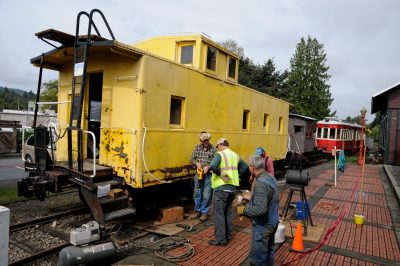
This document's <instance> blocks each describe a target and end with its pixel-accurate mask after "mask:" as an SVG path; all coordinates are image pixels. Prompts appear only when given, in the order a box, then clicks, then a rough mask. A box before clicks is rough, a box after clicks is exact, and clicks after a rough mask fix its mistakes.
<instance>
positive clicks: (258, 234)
mask: <svg viewBox="0 0 400 266" xmlns="http://www.w3.org/2000/svg"><path fill="white" fill-rule="evenodd" d="M275 232H276V228H271V227H270V226H269V225H255V224H253V227H252V229H251V248H250V265H257V266H258V265H274V255H275V251H274V242H275Z"/></svg>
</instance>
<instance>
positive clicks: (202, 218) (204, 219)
mask: <svg viewBox="0 0 400 266" xmlns="http://www.w3.org/2000/svg"><path fill="white" fill-rule="evenodd" d="M207 219H208V215H207V214H206V213H203V214H202V215H201V216H200V219H199V220H200V222H205V221H207Z"/></svg>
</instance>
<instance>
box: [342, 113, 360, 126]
mask: <svg viewBox="0 0 400 266" xmlns="http://www.w3.org/2000/svg"><path fill="white" fill-rule="evenodd" d="M343 122H346V123H350V124H358V125H361V115H357V116H355V117H351V116H347V117H346V119H345V120H343Z"/></svg>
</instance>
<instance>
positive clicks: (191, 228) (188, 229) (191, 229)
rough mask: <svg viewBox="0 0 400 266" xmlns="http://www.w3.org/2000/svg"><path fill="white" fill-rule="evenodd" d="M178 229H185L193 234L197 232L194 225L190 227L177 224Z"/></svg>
mask: <svg viewBox="0 0 400 266" xmlns="http://www.w3.org/2000/svg"><path fill="white" fill-rule="evenodd" d="M176 227H180V228H184V229H185V231H186V232H192V231H194V230H195V228H194V225H192V226H190V225H187V224H176Z"/></svg>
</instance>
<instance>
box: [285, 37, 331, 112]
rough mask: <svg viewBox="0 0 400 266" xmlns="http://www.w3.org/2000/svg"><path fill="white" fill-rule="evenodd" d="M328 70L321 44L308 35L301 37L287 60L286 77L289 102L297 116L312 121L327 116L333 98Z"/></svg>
mask: <svg viewBox="0 0 400 266" xmlns="http://www.w3.org/2000/svg"><path fill="white" fill-rule="evenodd" d="M328 70H329V67H328V66H326V53H325V51H324V46H323V44H320V43H319V42H318V41H317V40H316V39H315V38H311V37H310V36H308V38H307V40H304V38H301V40H300V42H299V43H298V44H297V46H296V52H295V54H294V55H293V57H292V58H291V59H290V72H289V76H288V85H289V88H290V90H289V99H290V101H291V102H292V103H293V104H294V106H293V109H295V111H297V112H298V113H299V114H301V115H305V116H310V117H314V118H316V119H323V118H324V117H327V116H330V115H331V111H330V109H329V106H330V105H331V103H332V101H333V99H332V95H331V92H330V90H329V89H330V85H329V84H328V81H329V78H330V77H331V76H330V75H329V74H328Z"/></svg>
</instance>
